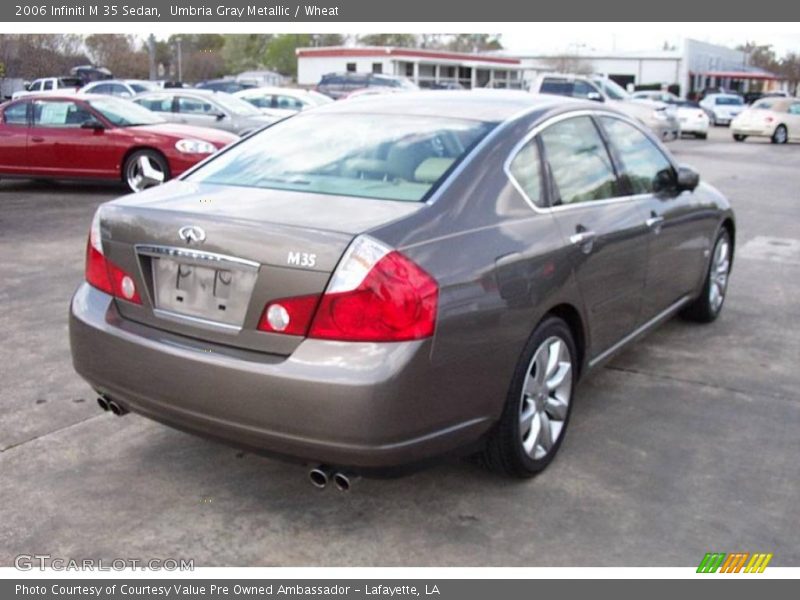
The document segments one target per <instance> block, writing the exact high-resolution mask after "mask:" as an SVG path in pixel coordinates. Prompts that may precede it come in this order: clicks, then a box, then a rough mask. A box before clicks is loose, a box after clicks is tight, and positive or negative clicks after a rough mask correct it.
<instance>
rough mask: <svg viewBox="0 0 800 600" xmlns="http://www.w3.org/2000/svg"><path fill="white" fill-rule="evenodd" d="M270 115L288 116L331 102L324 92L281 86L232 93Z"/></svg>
mask: <svg viewBox="0 0 800 600" xmlns="http://www.w3.org/2000/svg"><path fill="white" fill-rule="evenodd" d="M233 95H234V96H236V97H237V98H240V99H242V100H245V101H247V102H249V103H250V104H252V105H253V106H255V107H256V108H259V109H261V110H262V111H263V112H265V113H267V114H271V115H276V116H281V117H289V116H291V115H293V114H295V113H297V112H300V111H301V110H307V109H309V108H313V107H315V106H321V105H322V104H328V103H330V102H333V100H332V99H331V98H329V97H328V96H326V95H325V94H320V93H319V92H314V91H311V90H301V89H296V88H282V87H259V88H249V89H246V90H241V91H239V92H236V93H235V94H233Z"/></svg>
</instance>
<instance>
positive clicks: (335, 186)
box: [189, 111, 494, 202]
mask: <svg viewBox="0 0 800 600" xmlns="http://www.w3.org/2000/svg"><path fill="white" fill-rule="evenodd" d="M492 127H494V124H493V123H485V122H481V121H471V120H464V119H448V118H444V119H443V118H440V117H435V118H434V117H423V116H412V115H393V116H392V118H391V119H387V118H386V116H385V115H381V114H366V113H341V114H339V113H336V114H326V113H318V114H314V111H309V112H306V113H300V115H298V116H296V117H292V118H291V119H286V120H285V121H281V122H279V123H277V124H275V125H273V126H272V127H269V128H267V129H265V130H263V131H261V132H260V133H257V134H255V135H253V136H251V137H249V138H247V139H246V140H244V141H242V142H241V143H240V144H237V145H236V146H235V147H233V148H231V149H230V150H228V151H226V152H224V153H222V154H220V155H219V156H217V157H216V158H215V159H213V160H211V161H210V162H208V163H206V164H205V166H203V167H202V168H200V169H198V170H197V171H195V172H193V173H192V174H191V175H190V176H189V180H190V181H198V182H207V183H215V184H225V185H235V186H244V187H258V188H266V189H277V190H289V191H299V192H308V193H315V194H333V195H343V196H355V197H363V198H375V199H380V200H403V201H410V202H417V201H421V200H423V199H425V197H426V196H427V195H428V193H429V192H430V191H431V190H432V189H433V188H434V187H435V186H436V185H437V184H438V183H439V182H440V181H442V179H443V178H444V177H445V176H446V174H447V173H448V172H449V171H450V169H451V168H452V167H453V165H455V164H456V163H457V162H458V161H459V160H460V159H461V158H463V157H464V156H465V155H466V154H467V153H468V152H469V151H470V149H471V148H472V147H473V146H474V145H475V144H476V143H478V141H479V140H481V139H482V138H483V137H484V136H485V135H486V134H487V133H488V132H489V131H490V130H491V129H492Z"/></svg>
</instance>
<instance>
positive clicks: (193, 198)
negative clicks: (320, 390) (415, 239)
mask: <svg viewBox="0 0 800 600" xmlns="http://www.w3.org/2000/svg"><path fill="white" fill-rule="evenodd" d="M423 206H424V205H422V204H419V203H408V202H395V201H385V200H369V199H363V198H351V197H345V196H332V195H323V194H309V193H304V192H294V191H280V190H265V189H254V188H237V187H231V186H218V185H209V184H197V183H190V182H185V181H177V182H173V183H170V184H167V185H164V186H161V187H159V188H155V189H152V190H148V191H147V192H144V193H142V194H136V195H131V196H126V197H124V198H121V199H120V200H117V201H115V202H111V203H109V204H107V205H105V206H104V207H103V211H102V216H101V231H102V237H103V247H104V251H105V252H106V254H107V255H108V258H109V259H110V260H111V261H112V262H114V263H115V264H117V265H118V266H120V267H121V268H122V269H123V270H125V271H126V272H127V273H128V274H129V275H130V276H131V277H132V278H133V279H134V282H135V284H136V287H137V289H138V290H139V292H140V295H141V298H142V304H141V305H137V304H134V303H131V302H127V301H124V300H122V299H118V300H117V306H118V310H119V312H120V314H121V315H122V316H123V317H125V318H128V319H131V320H135V321H138V322H141V323H145V324H148V325H151V326H153V327H157V328H160V329H164V330H168V331H171V332H175V333H179V334H182V335H186V336H190V337H193V338H197V339H202V340H206V341H208V342H211V343H215V344H223V345H228V346H235V347H241V348H247V349H251V350H257V351H263V352H270V353H275V354H284V355H287V354H290V353H291V352H292V351H293V350H294V348H295V347H296V346H297V345H298V344H299V343H300V341H301V340H302V338H301V337H300V336H291V335H284V334H277V333H266V332H262V331H258V329H257V326H258V322H259V320H260V318H261V313H262V312H263V309H264V306H265V305H266V304H267V303H268V302H269V301H272V300H276V299H280V298H287V297H293V296H301V295H308V294H322V292H323V291H324V290H325V287H326V285H327V282H328V280H329V278H330V275H331V273H332V272H333V270H334V269H335V267H336V265H337V264H338V262H339V259H340V258H341V256H342V254H343V253H344V251H345V250H346V249H347V247H348V245H349V244H350V242H351V241H352V239H353V238H354V237H355V236H356V235H358V234H359V233H362V232H364V231H367V230H369V229H372V228H374V227H377V226H380V225H382V224H385V223H388V222H390V221H393V220H396V219H398V218H402V217H403V216H405V215H408V214H411V213H412V212H414V211H416V210H419V209H420V208H422V207H423Z"/></svg>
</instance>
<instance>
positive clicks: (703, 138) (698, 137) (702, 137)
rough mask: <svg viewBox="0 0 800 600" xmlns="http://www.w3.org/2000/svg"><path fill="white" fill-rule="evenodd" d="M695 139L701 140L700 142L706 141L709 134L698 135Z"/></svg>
mask: <svg viewBox="0 0 800 600" xmlns="http://www.w3.org/2000/svg"><path fill="white" fill-rule="evenodd" d="M695 137H697V139H699V140H705V139H708V134H707V133H696V134H695Z"/></svg>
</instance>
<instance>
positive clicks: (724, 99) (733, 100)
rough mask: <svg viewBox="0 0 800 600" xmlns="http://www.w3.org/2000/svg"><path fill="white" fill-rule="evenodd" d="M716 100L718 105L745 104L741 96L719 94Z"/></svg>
mask: <svg viewBox="0 0 800 600" xmlns="http://www.w3.org/2000/svg"><path fill="white" fill-rule="evenodd" d="M714 102H715V104H717V105H720V104H724V105H728V106H738V105H740V104H744V100H742V99H741V98H740V97H739V96H717V98H716V100H715V101H714Z"/></svg>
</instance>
